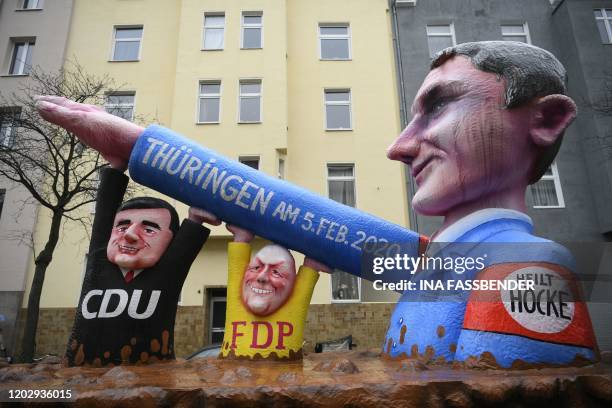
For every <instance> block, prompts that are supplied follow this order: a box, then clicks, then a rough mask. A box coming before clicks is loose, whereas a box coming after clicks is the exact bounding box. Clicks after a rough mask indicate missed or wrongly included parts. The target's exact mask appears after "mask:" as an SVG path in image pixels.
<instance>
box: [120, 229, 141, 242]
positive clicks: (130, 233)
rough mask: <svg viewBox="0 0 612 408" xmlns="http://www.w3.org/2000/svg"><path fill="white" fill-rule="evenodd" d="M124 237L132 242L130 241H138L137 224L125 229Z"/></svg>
mask: <svg viewBox="0 0 612 408" xmlns="http://www.w3.org/2000/svg"><path fill="white" fill-rule="evenodd" d="M123 237H124V238H125V240H126V241H127V242H130V243H134V242H136V241H138V234H137V233H136V226H135V225H132V226H130V228H128V229H127V230H126V231H125V234H123Z"/></svg>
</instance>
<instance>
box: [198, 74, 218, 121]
mask: <svg viewBox="0 0 612 408" xmlns="http://www.w3.org/2000/svg"><path fill="white" fill-rule="evenodd" d="M220 110H221V81H202V82H200V96H199V107H198V123H219V113H220Z"/></svg>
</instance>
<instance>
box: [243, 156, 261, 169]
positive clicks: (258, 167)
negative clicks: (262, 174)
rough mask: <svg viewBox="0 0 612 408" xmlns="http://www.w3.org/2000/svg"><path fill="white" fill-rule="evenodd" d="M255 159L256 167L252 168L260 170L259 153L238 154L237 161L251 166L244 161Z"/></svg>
mask: <svg viewBox="0 0 612 408" xmlns="http://www.w3.org/2000/svg"><path fill="white" fill-rule="evenodd" d="M255 160H257V168H256V169H253V170H261V156H260V155H257V154H248V155H242V156H238V161H239V162H240V163H242V164H244V165H245V166H248V167H251V166H249V165H248V164H246V163H245V161H255ZM251 168H253V167H251Z"/></svg>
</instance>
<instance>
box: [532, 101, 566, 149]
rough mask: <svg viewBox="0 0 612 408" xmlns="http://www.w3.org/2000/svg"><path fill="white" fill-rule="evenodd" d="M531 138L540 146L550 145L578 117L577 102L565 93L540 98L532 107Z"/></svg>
mask: <svg viewBox="0 0 612 408" xmlns="http://www.w3.org/2000/svg"><path fill="white" fill-rule="evenodd" d="M532 109H533V110H532V114H531V118H530V130H531V139H532V141H533V142H534V143H535V144H536V145H538V146H550V145H552V144H553V143H555V141H556V140H557V138H558V137H559V136H560V135H561V134H562V133H563V131H564V130H565V129H566V128H567V127H568V126H569V125H570V123H572V121H573V120H574V118H575V117H576V104H575V103H574V101H573V100H572V99H571V98H569V97H567V96H565V95H548V96H544V97H542V98H539V99H538V100H537V101H535V103H534V104H533V107H532Z"/></svg>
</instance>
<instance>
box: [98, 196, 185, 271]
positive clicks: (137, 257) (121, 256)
mask: <svg viewBox="0 0 612 408" xmlns="http://www.w3.org/2000/svg"><path fill="white" fill-rule="evenodd" d="M178 227H179V220H178V214H177V213H176V210H175V209H174V207H172V206H171V205H170V204H168V203H167V202H166V201H164V200H161V199H159V198H153V197H138V198H133V199H131V200H128V201H126V202H125V203H123V204H122V205H121V207H119V210H118V211H117V214H116V215H115V221H114V222H113V231H112V233H111V237H110V239H109V241H108V246H107V247H106V256H107V257H108V260H109V261H111V262H112V263H114V264H116V265H118V266H120V267H122V268H125V269H144V268H150V267H151V266H154V265H155V264H156V263H157V261H159V258H160V257H161V256H162V255H163V253H164V252H165V251H166V249H167V248H168V245H169V244H170V242H171V241H172V238H173V236H174V234H175V233H176V231H177V230H178Z"/></svg>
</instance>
